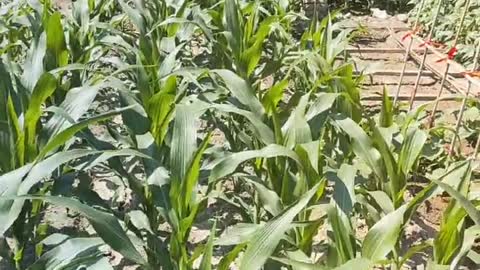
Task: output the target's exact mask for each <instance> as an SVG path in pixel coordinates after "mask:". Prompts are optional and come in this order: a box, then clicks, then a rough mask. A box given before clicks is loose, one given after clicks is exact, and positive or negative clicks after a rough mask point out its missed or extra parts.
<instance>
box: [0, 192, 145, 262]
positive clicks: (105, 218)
mask: <svg viewBox="0 0 480 270" xmlns="http://www.w3.org/2000/svg"><path fill="white" fill-rule="evenodd" d="M16 198H18V199H28V200H43V201H47V202H49V203H53V204H56V205H58V206H63V207H68V208H69V209H71V210H73V211H77V212H79V213H82V214H83V215H85V217H86V218H87V219H88V221H89V222H90V224H91V225H92V227H93V228H94V229H95V231H96V232H97V234H98V236H99V237H100V238H102V240H103V241H105V243H106V244H108V245H109V246H110V247H111V248H112V249H114V250H115V251H118V252H119V253H120V254H122V255H123V256H125V258H127V259H129V260H131V261H133V262H135V263H138V264H140V265H143V266H147V262H146V261H145V259H144V258H143V257H142V255H140V253H139V252H138V251H137V249H136V248H135V247H134V245H133V244H132V242H131V241H130V239H129V237H128V236H127V234H126V233H125V231H124V230H123V228H122V226H121V225H120V223H119V222H118V220H117V218H116V217H115V216H113V215H112V214H110V213H107V212H104V211H100V210H97V209H95V208H93V207H91V206H88V205H85V204H82V203H81V202H79V201H78V200H76V199H72V198H65V197H53V196H20V197H16ZM1 199H2V198H0V200H1ZM10 199H11V198H10Z"/></svg>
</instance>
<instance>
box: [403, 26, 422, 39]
mask: <svg viewBox="0 0 480 270" xmlns="http://www.w3.org/2000/svg"><path fill="white" fill-rule="evenodd" d="M420 31H422V27H421V26H417V27H416V28H415V29H413V30H412V31H408V33H406V34H405V35H404V36H403V37H402V42H403V41H405V39H407V38H411V37H412V36H413V35H416V34H417V33H418V32H420Z"/></svg>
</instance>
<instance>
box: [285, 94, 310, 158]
mask: <svg viewBox="0 0 480 270" xmlns="http://www.w3.org/2000/svg"><path fill="white" fill-rule="evenodd" d="M309 97H310V95H309V94H306V95H304V96H302V97H301V98H300V102H299V103H298V105H297V107H295V109H294V110H293V112H292V114H291V115H290V117H289V118H288V120H287V122H285V124H284V125H283V127H282V133H283V134H284V140H285V141H284V145H285V146H286V147H287V148H290V149H292V148H293V147H294V146H295V145H297V144H303V143H309V142H311V141H312V132H311V131H310V126H309V125H308V122H307V119H306V118H305V111H306V108H307V104H308V99H309Z"/></svg>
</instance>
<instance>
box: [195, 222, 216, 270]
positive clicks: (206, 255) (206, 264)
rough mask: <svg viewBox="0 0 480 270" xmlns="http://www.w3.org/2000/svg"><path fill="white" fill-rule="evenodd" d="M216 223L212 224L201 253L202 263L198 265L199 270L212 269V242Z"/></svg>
mask: <svg viewBox="0 0 480 270" xmlns="http://www.w3.org/2000/svg"><path fill="white" fill-rule="evenodd" d="M216 227H217V223H216V222H214V223H213V227H212V229H211V230H210V236H209V237H208V241H207V245H206V246H205V250H204V252H203V257H202V261H201V263H200V267H199V270H211V269H212V257H213V241H214V239H215V229H216Z"/></svg>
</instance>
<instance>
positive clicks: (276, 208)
mask: <svg viewBox="0 0 480 270" xmlns="http://www.w3.org/2000/svg"><path fill="white" fill-rule="evenodd" d="M241 179H243V180H244V181H245V182H247V183H250V184H251V185H252V186H253V188H254V189H255V191H256V192H257V194H258V198H259V199H260V201H261V204H262V206H263V208H265V210H267V211H268V212H269V213H270V214H272V215H273V216H277V215H278V214H280V212H282V210H283V205H282V201H281V199H280V197H278V195H277V193H276V192H275V191H273V190H271V189H269V188H268V187H267V186H266V185H265V183H264V182H262V181H260V179H257V178H256V177H253V176H245V177H241Z"/></svg>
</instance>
